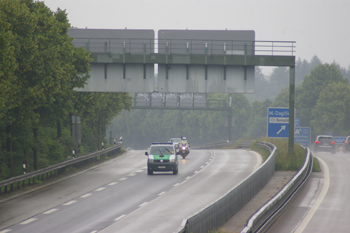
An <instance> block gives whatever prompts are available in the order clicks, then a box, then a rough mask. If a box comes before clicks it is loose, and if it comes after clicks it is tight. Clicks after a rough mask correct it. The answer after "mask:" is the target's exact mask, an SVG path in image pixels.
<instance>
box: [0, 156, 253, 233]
mask: <svg viewBox="0 0 350 233" xmlns="http://www.w3.org/2000/svg"><path fill="white" fill-rule="evenodd" d="M146 160H147V157H146V156H145V155H144V151H137V150H135V151H128V152H127V153H126V154H124V155H122V156H119V157H117V158H116V159H113V160H111V161H108V162H106V163H104V164H102V165H98V166H96V167H93V168H91V169H89V170H87V171H84V172H80V173H79V174H76V175H74V176H71V177H68V178H66V179H64V180H62V181H60V182H57V183H55V184H52V185H48V186H46V187H43V188H41V189H39V190H37V191H33V192H29V193H27V194H24V195H21V196H19V197H17V198H13V199H10V200H7V201H2V202H1V203H0V233H5V232H11V233H13V232H37V233H40V232H53V233H54V232H60V233H61V232H69V233H71V232H90V233H92V232H173V231H175V230H176V229H178V227H179V226H180V225H181V223H182V221H183V219H184V218H187V217H189V216H191V215H193V214H194V213H196V212H198V211H199V210H201V209H202V208H204V207H205V206H207V205H209V204H211V203H212V202H213V201H215V200H217V199H218V198H220V197H221V196H223V195H224V194H225V193H227V192H228V191H229V190H230V189H232V188H233V187H234V186H236V185H237V184H238V183H240V182H241V181H242V180H243V179H245V178H246V177H247V176H248V175H249V174H250V173H251V172H253V170H254V169H256V167H257V166H258V165H260V161H259V156H257V155H256V154H255V153H254V152H248V151H245V150H211V151H207V150H192V151H191V153H190V155H189V156H188V157H187V158H186V159H182V158H181V157H179V174H178V175H173V174H172V173H171V172H168V173H155V174H154V175H151V176H149V175H147V170H146Z"/></svg>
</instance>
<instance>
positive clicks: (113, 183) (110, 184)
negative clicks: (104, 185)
mask: <svg viewBox="0 0 350 233" xmlns="http://www.w3.org/2000/svg"><path fill="white" fill-rule="evenodd" d="M117 183H118V182H112V183H109V184H108V185H109V186H112V185H115V184H117Z"/></svg>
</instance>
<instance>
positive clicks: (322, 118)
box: [311, 82, 350, 135]
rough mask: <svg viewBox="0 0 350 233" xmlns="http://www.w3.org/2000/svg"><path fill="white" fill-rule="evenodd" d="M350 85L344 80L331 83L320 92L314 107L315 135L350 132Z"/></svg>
mask: <svg viewBox="0 0 350 233" xmlns="http://www.w3.org/2000/svg"><path fill="white" fill-rule="evenodd" d="M349 101H350V85H349V84H346V85H344V84H343V83H342V82H337V83H330V84H328V86H327V87H326V88H325V89H324V90H323V91H322V92H321V93H320V95H319V98H318V100H317V103H316V106H315V108H314V109H312V116H313V120H311V126H312V128H313V130H314V134H315V135H319V134H327V133H328V132H332V134H333V135H348V134H349V133H350V128H349V122H350V115H349V114H348V113H349V109H350V102H349Z"/></svg>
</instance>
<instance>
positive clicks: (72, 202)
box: [63, 201, 77, 205]
mask: <svg viewBox="0 0 350 233" xmlns="http://www.w3.org/2000/svg"><path fill="white" fill-rule="evenodd" d="M75 202H77V201H69V202H66V203H64V204H63V205H71V204H74V203H75Z"/></svg>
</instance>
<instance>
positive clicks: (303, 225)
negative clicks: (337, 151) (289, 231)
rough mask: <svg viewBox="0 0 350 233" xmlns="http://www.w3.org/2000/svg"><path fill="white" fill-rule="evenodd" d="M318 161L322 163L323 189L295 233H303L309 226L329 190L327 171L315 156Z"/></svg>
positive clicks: (325, 166)
mask: <svg viewBox="0 0 350 233" xmlns="http://www.w3.org/2000/svg"><path fill="white" fill-rule="evenodd" d="M315 157H316V158H317V159H318V161H320V162H321V163H322V167H323V168H324V182H323V187H322V191H321V193H320V195H319V196H318V198H317V200H316V201H315V203H314V204H313V205H312V206H311V209H310V210H309V212H308V213H307V215H306V216H305V218H304V219H303V221H302V222H301V223H300V225H299V226H298V228H297V229H296V230H295V233H301V232H303V231H304V229H305V228H306V226H307V225H308V224H309V222H310V220H311V219H312V217H313V216H314V214H315V212H316V211H317V210H318V207H320V205H321V203H322V201H323V199H324V197H325V196H326V194H327V192H328V188H329V169H328V166H327V164H326V162H325V161H323V160H322V159H321V158H320V157H317V156H315Z"/></svg>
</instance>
